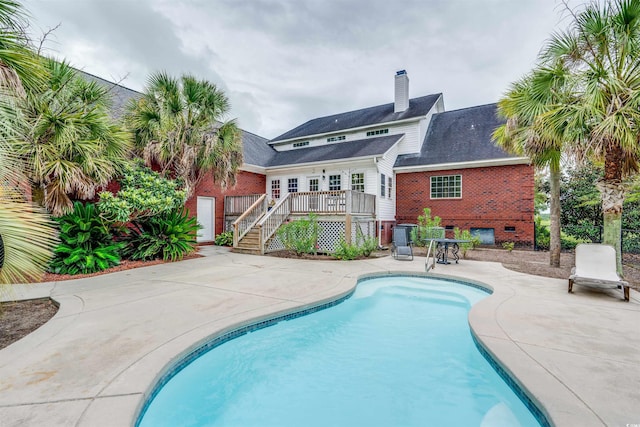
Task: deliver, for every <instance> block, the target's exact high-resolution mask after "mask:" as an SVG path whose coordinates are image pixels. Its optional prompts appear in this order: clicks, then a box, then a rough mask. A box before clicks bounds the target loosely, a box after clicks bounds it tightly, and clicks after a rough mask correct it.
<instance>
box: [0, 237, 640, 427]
mask: <svg viewBox="0 0 640 427" xmlns="http://www.w3.org/2000/svg"><path fill="white" fill-rule="evenodd" d="M202 252H203V254H205V255H207V256H206V257H203V258H198V259H193V260H188V261H183V262H180V263H173V264H162V265H158V266H152V267H146V268H141V269H136V270H128V271H124V272H120V273H114V274H109V275H103V276H98V277H95V278H91V279H79V280H73V281H66V282H59V283H43V284H38V285H28V286H20V287H15V292H16V298H19V299H22V298H34V297H42V296H51V297H52V298H54V299H55V300H56V301H58V302H59V303H60V310H59V312H58V313H57V314H56V316H55V317H54V318H53V319H52V320H51V321H49V322H48V323H47V324H45V325H44V326H42V327H41V328H40V329H38V330H36V331H35V332H34V333H32V334H30V335H29V336H27V337H25V338H24V339H22V340H20V341H18V342H16V343H14V344H12V345H10V346H9V347H7V348H5V349H3V350H0V425H1V426H44V425H46V426H57V425H60V426H76V425H77V426H126V425H131V424H132V423H133V422H135V420H134V417H135V415H136V411H137V410H138V409H139V407H140V405H141V404H142V402H143V401H144V399H145V396H146V394H147V393H149V391H150V389H151V387H152V385H153V383H154V381H155V380H156V379H157V378H158V377H159V375H160V374H161V373H162V371H163V369H166V367H167V365H168V364H170V363H171V362H173V361H175V360H178V359H179V358H180V357H181V355H183V354H185V353H186V352H187V351H188V350H189V349H192V348H194V347H196V346H197V345H198V344H199V343H201V342H203V341H204V340H206V339H207V337H210V336H211V335H215V334H218V333H220V332H221V331H224V330H227V329H229V328H232V327H234V326H237V325H239V324H242V323H247V322H250V321H253V320H255V319H257V318H264V317H269V316H271V315H273V314H274V313H280V312H287V311H290V310H292V309H294V308H299V307H303V306H308V305H315V304H316V303H317V302H318V301H322V300H326V299H331V298H333V297H335V296H336V295H340V294H344V293H346V292H349V291H350V290H351V289H352V288H353V286H355V282H356V279H357V277H358V276H360V275H362V274H366V273H371V272H384V271H412V272H423V271H424V258H416V259H415V260H414V261H396V260H393V259H392V258H390V257H387V258H379V259H371V260H363V261H352V262H338V261H300V260H290V259H282V258H273V257H260V256H251V255H241V254H234V253H231V252H228V250H226V249H222V248H216V247H206V248H204V249H203V251H202ZM435 272H436V273H442V274H444V273H446V274H452V275H455V276H457V277H462V278H471V279H473V280H476V281H480V282H483V283H486V284H488V285H490V286H491V287H493V288H494V291H495V292H494V295H492V296H491V297H490V298H487V299H485V300H483V301H481V302H480V303H478V304H477V305H476V306H474V308H473V309H472V311H471V313H470V316H469V317H470V322H471V325H472V328H473V329H474V331H475V333H476V334H477V336H478V337H479V339H480V340H481V341H482V342H483V343H484V344H485V345H486V346H487V347H488V348H489V350H490V351H491V352H492V353H493V354H494V355H495V356H496V357H497V358H498V359H499V360H500V361H501V362H502V363H503V364H504V366H506V368H507V370H508V371H510V372H512V373H513V374H514V375H515V376H516V377H517V378H518V380H519V381H520V382H521V383H523V384H524V385H525V386H526V388H527V389H528V390H529V391H530V393H532V395H533V396H534V399H536V400H538V401H539V402H541V403H542V405H543V407H544V410H545V411H546V412H547V413H548V415H549V416H550V418H551V420H552V421H553V423H555V425H557V426H571V427H573V426H581V427H588V426H621V427H625V426H627V425H629V424H630V425H635V424H638V425H640V404H639V403H640V386H639V384H640V331H639V330H638V324H639V321H640V300H639V297H638V293H637V292H635V291H632V293H631V298H632V301H631V302H630V303H625V302H623V301H622V299H621V297H620V295H621V293H619V292H618V293H614V292H613V291H611V295H606V294H602V293H596V292H592V291H588V290H586V289H584V288H580V287H576V290H575V293H574V294H573V295H569V294H567V292H566V281H564V280H556V279H548V278H541V277H535V276H529V275H525V274H521V273H516V272H513V271H510V270H506V269H504V268H503V267H502V266H501V265H500V264H497V263H483V262H474V261H464V260H463V261H461V263H460V264H459V265H448V266H438V267H437V268H436V270H435Z"/></svg>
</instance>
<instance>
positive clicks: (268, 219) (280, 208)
mask: <svg viewBox="0 0 640 427" xmlns="http://www.w3.org/2000/svg"><path fill="white" fill-rule="evenodd" d="M291 194H295V193H289V194H287V195H286V196H284V197H283V198H282V199H280V201H279V202H278V203H276V205H275V206H274V207H273V208H271V210H270V211H269V212H267V214H266V215H265V216H264V217H262V219H261V220H260V221H259V222H258V224H257V226H258V227H259V228H260V252H261V253H263V254H264V251H265V245H266V244H267V242H268V241H269V239H270V238H271V236H273V235H274V234H275V232H276V231H277V230H278V228H280V226H281V225H282V223H283V222H285V221H286V219H287V218H289V215H291V203H290V201H291V199H290V196H291Z"/></svg>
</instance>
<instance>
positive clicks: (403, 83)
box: [393, 70, 409, 113]
mask: <svg viewBox="0 0 640 427" xmlns="http://www.w3.org/2000/svg"><path fill="white" fill-rule="evenodd" d="M407 108H409V76H407V71H406V70H400V71H397V72H396V97H395V105H394V109H393V112H394V113H401V112H403V111H406V110H407Z"/></svg>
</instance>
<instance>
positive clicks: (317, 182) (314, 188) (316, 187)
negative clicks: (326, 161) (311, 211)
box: [309, 178, 320, 191]
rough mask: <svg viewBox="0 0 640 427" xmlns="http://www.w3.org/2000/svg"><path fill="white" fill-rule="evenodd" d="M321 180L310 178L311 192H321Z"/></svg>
mask: <svg viewBox="0 0 640 427" xmlns="http://www.w3.org/2000/svg"><path fill="white" fill-rule="evenodd" d="M319 190H320V180H319V179H318V178H309V191H319Z"/></svg>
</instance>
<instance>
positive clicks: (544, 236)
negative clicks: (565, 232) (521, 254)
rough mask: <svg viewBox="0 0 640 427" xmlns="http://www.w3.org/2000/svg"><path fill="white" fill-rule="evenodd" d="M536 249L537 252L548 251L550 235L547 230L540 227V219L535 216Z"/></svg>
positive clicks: (544, 227)
mask: <svg viewBox="0 0 640 427" xmlns="http://www.w3.org/2000/svg"><path fill="white" fill-rule="evenodd" d="M534 224H535V232H536V247H537V248H538V250H543V251H548V250H549V247H550V246H551V233H550V232H549V228H548V227H546V226H544V225H542V219H541V218H540V217H539V216H537V217H536V219H535V221H534Z"/></svg>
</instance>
